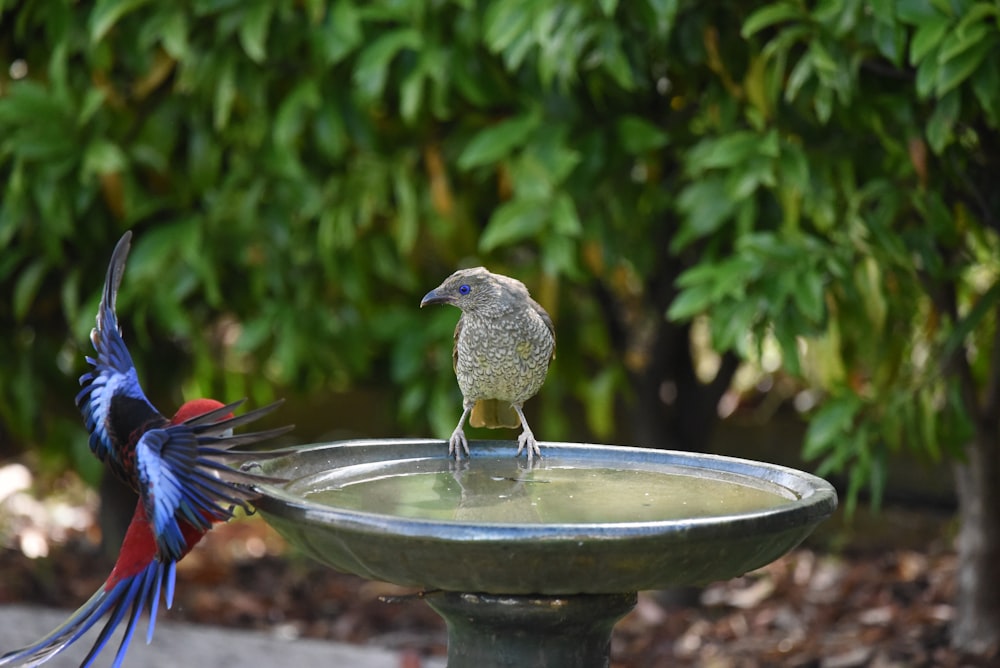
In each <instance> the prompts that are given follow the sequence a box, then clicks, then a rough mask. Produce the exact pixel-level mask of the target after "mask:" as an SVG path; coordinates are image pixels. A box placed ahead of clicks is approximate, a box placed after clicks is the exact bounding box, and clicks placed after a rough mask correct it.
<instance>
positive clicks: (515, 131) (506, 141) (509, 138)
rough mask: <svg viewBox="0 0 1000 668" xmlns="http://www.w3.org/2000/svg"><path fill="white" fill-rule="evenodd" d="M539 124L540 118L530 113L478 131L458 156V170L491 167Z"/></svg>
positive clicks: (526, 137) (519, 143) (525, 138)
mask: <svg viewBox="0 0 1000 668" xmlns="http://www.w3.org/2000/svg"><path fill="white" fill-rule="evenodd" d="M540 122H541V119H540V117H539V116H538V115H537V114H536V113H534V112H530V113H525V114H521V115H520V116H515V117H513V118H508V119H507V120H505V121H501V122H500V123H497V124H496V125H493V126H490V127H488V128H486V129H484V130H480V131H479V132H478V133H477V134H476V135H475V136H474V137H473V138H472V139H471V140H470V141H469V143H468V144H466V145H465V149H464V150H463V151H462V153H461V155H459V156H458V167H459V169H463V170H468V169H472V168H474V167H480V166H483V165H491V164H493V163H496V162H498V161H500V160H501V159H502V158H505V157H507V156H508V155H509V154H510V152H511V151H512V150H513V149H514V148H515V147H518V146H521V145H522V144H524V143H525V142H526V141H527V139H528V136H529V135H530V134H531V133H532V132H533V131H534V130H535V128H537V127H538V125H539V123H540Z"/></svg>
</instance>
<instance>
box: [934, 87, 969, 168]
mask: <svg viewBox="0 0 1000 668" xmlns="http://www.w3.org/2000/svg"><path fill="white" fill-rule="evenodd" d="M961 104H962V102H961V98H960V97H959V91H957V90H953V91H951V92H950V93H948V94H947V95H946V96H945V97H944V98H942V99H941V100H940V101H938V103H937V105H935V107H934V112H933V113H932V114H931V117H930V119H928V121H927V130H926V132H927V143H928V144H929V145H930V147H931V150H932V151H934V152H935V153H937V154H938V155H940V154H941V152H942V151H944V149H945V146H947V145H948V143H949V142H950V140H951V136H952V128H954V127H955V122H956V121H957V120H958V114H959V112H960V111H961Z"/></svg>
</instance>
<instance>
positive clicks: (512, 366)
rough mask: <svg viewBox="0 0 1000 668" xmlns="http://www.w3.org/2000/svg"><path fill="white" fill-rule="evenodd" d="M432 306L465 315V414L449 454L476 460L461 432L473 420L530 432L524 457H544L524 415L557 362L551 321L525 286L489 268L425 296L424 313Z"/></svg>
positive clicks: (520, 443) (459, 338) (521, 442)
mask: <svg viewBox="0 0 1000 668" xmlns="http://www.w3.org/2000/svg"><path fill="white" fill-rule="evenodd" d="M426 304H451V305H453V306H457V307H458V308H460V309H461V310H462V317H460V318H459V319H458V325H457V326H456V327H455V348H454V351H453V353H452V359H453V362H454V367H455V376H456V377H457V378H458V387H459V388H460V389H461V390H462V408H463V410H462V417H461V418H460V419H459V420H458V426H457V427H455V431H454V432H452V434H451V438H450V439H449V440H448V454H449V455H454V456H455V458H456V459H458V458H459V457H461V451H460V450H459V445H461V448H462V449H463V450H465V454H466V455H468V454H469V442H468V440H467V439H466V438H465V431H464V430H463V428H462V427H463V425H464V424H465V420H466V418H468V419H469V424H470V425H472V426H473V427H489V428H491V429H497V428H500V427H508V428H511V429H516V428H517V427H519V426H521V425H524V429H523V430H522V431H521V435H520V436H518V439H517V454H518V455H520V454H521V450H524V449H527V451H528V459H529V460H531V459H532V458H533V457H534V456H535V455H538V456H539V457H541V455H542V453H541V451H540V450H539V449H538V443H537V441H535V435H534V434H533V433H532V432H531V429H530V428H529V427H528V421H527V420H526V419H525V418H524V411H523V410H522V407H523V406H524V402H525V401H527V400H528V399H530V398H531V397H533V396H535V394H536V393H537V392H538V390H539V388H541V387H542V383H544V382H545V375H546V374H547V373H548V370H549V362H550V361H552V358H553V357H555V351H556V338H555V330H554V328H553V327H552V318H550V317H549V314H548V313H546V312H545V309H543V308H542V307H541V306H540V305H539V304H538V302H536V301H535V300H534V299H532V298H531V295H529V294H528V289H527V288H526V287H524V284H523V283H521V281H518V280H515V279H513V278H509V277H507V276H502V275H500V274H492V273H490V272H489V271H487V270H486V269H485V268H483V267H476V268H474V269H460V270H459V271H456V272H455V273H454V274H452V275H451V276H449V277H448V278H446V279H445V281H444V283H442V284H441V285H439V286H438V287H436V288H434V289H433V290H431V291H430V292H428V293H427V294H426V295H424V298H423V299H422V300H421V301H420V306H421V308H422V307H423V306H425V305H426Z"/></svg>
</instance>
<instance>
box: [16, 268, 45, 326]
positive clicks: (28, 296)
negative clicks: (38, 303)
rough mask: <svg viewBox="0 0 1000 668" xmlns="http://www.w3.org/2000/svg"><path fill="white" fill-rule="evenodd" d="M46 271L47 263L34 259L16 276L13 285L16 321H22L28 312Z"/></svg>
mask: <svg viewBox="0 0 1000 668" xmlns="http://www.w3.org/2000/svg"><path fill="white" fill-rule="evenodd" d="M46 271H48V265H47V264H46V263H45V261H43V260H35V261H34V262H32V263H31V264H29V265H28V267H27V268H26V269H25V270H24V271H22V272H21V275H20V276H18V277H17V283H16V284H15V285H14V317H15V318H16V319H17V321H18V322H21V321H23V320H24V317H25V316H26V315H27V314H28V310H29V309H30V308H31V305H32V303H33V302H34V301H35V295H36V294H38V288H39V287H40V286H41V284H42V279H43V278H45V273H46Z"/></svg>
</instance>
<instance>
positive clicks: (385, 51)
mask: <svg viewBox="0 0 1000 668" xmlns="http://www.w3.org/2000/svg"><path fill="white" fill-rule="evenodd" d="M422 45H423V37H422V36H421V34H420V32H419V31H417V30H415V29H413V28H400V29H397V30H393V31H391V32H387V33H385V34H384V35H382V36H381V37H379V38H378V39H376V40H375V41H374V42H372V43H371V44H369V45H368V46H367V47H366V48H365V49H364V50H363V51H362V52H361V55H360V56H359V57H358V62H357V65H355V67H354V73H353V75H352V77H351V78H352V80H353V81H354V85H355V86H356V87H357V88H358V90H360V91H361V92H362V93H363V94H364V95H365V96H366V97H368V98H369V99H375V98H378V97H380V96H381V95H382V92H383V91H384V90H385V83H386V81H387V80H388V78H389V65H390V63H391V62H392V60H393V58H395V57H396V55H397V54H398V53H399V52H400V51H403V50H405V49H412V50H418V49H419V48H420V47H421V46H422Z"/></svg>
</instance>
